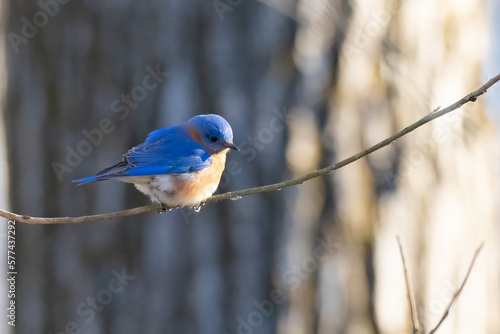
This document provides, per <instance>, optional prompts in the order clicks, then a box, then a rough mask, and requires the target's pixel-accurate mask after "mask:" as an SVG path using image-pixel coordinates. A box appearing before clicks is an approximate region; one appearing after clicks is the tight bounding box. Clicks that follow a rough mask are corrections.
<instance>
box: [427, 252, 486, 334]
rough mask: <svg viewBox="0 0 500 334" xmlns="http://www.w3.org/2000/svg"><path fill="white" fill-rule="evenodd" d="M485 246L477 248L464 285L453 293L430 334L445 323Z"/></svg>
mask: <svg viewBox="0 0 500 334" xmlns="http://www.w3.org/2000/svg"><path fill="white" fill-rule="evenodd" d="M483 246H484V243H482V244H481V245H480V246H479V247H478V248H477V249H476V252H475V253H474V257H473V258H472V261H471V263H470V265H469V270H467V274H466V275H465V278H464V280H463V282H462V285H460V288H458V290H457V291H455V293H454V294H453V296H452V297H451V299H450V301H449V302H448V306H447V307H446V309H445V310H444V313H443V316H442V317H441V319H440V320H439V322H438V324H437V325H436V327H434V329H433V330H431V331H430V332H429V334H434V333H436V331H437V330H438V328H439V326H441V324H442V323H443V321H444V320H445V319H446V317H448V314H449V313H450V309H451V307H452V306H453V303H454V302H455V300H456V299H457V298H458V296H459V295H460V293H461V292H462V290H463V288H464V286H465V283H467V280H468V279H469V276H470V273H471V272H472V268H473V267H474V263H475V262H476V259H477V256H478V255H479V252H481V249H483Z"/></svg>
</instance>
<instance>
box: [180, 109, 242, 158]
mask: <svg viewBox="0 0 500 334" xmlns="http://www.w3.org/2000/svg"><path fill="white" fill-rule="evenodd" d="M186 124H187V126H188V130H189V133H190V135H191V137H192V138H193V139H194V140H195V141H196V142H198V143H199V144H200V145H201V146H202V147H203V148H204V149H205V150H207V152H208V153H210V154H216V153H219V152H222V151H224V150H227V149H228V148H231V149H233V150H237V151H239V148H238V147H237V146H236V145H234V144H233V130H232V129H231V125H229V123H228V122H227V121H226V120H225V119H224V118H222V117H221V116H219V115H214V114H210V115H198V116H195V117H193V118H191V119H190V120H189V121H187V122H186Z"/></svg>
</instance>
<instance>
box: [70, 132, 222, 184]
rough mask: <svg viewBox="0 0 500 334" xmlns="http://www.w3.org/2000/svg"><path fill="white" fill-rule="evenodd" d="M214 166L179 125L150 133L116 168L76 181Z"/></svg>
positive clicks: (81, 182)
mask: <svg viewBox="0 0 500 334" xmlns="http://www.w3.org/2000/svg"><path fill="white" fill-rule="evenodd" d="M211 163H212V158H211V156H210V154H209V153H208V152H207V151H205V150H204V149H203V148H202V147H201V146H200V145H199V144H198V143H197V142H195V141H194V140H192V139H191V138H189V137H188V136H186V135H183V133H182V128H180V126H173V127H168V128H164V129H160V130H156V131H153V132H151V133H150V134H149V135H148V137H147V139H146V141H145V142H144V143H142V144H140V145H138V146H135V147H134V148H132V149H130V150H129V151H128V152H127V153H126V154H125V155H124V156H123V157H122V161H121V162H119V163H117V164H116V165H113V166H111V167H108V168H106V169H103V170H102V171H100V172H98V173H97V174H96V176H92V177H87V178H84V179H79V180H74V181H73V182H77V183H79V184H78V185H82V184H85V183H89V182H95V181H104V180H109V179H114V178H122V177H130V176H147V175H162V174H183V173H189V172H196V171H199V170H201V169H203V168H206V167H208V166H210V164H211Z"/></svg>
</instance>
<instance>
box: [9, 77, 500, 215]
mask: <svg viewBox="0 0 500 334" xmlns="http://www.w3.org/2000/svg"><path fill="white" fill-rule="evenodd" d="M499 80H500V74H498V75H497V76H495V77H493V78H492V79H490V80H489V81H488V82H487V83H486V84H484V85H483V86H482V87H481V88H479V89H478V90H476V91H474V92H472V93H470V94H467V95H466V96H464V97H463V98H461V99H460V100H458V101H457V102H455V103H453V104H452V105H450V106H448V107H446V108H444V109H439V110H435V111H434V112H432V113H430V114H428V115H427V116H425V117H423V118H421V119H420V120H418V121H417V122H415V123H413V124H412V125H410V126H408V127H406V128H404V129H403V130H401V131H399V132H397V133H396V134H394V135H392V136H390V137H388V138H386V139H384V140H383V141H381V142H379V143H378V144H375V145H373V146H372V147H370V148H368V149H366V150H364V151H362V152H359V153H356V154H354V155H352V156H350V157H349V158H347V159H344V160H342V161H340V162H337V163H336V164H333V165H330V166H328V167H325V168H323V169H318V170H315V171H312V172H311V173H309V174H306V175H303V176H300V177H298V178H295V179H291V180H287V181H283V182H279V183H275V184H270V185H267V186H262V187H255V188H250V189H244V190H238V191H232V192H227V193H224V194H219V195H215V196H212V197H209V198H208V199H207V200H205V203H210V202H219V201H223V200H227V199H233V200H235V199H240V198H241V197H245V196H250V195H254V194H259V193H264V192H270V191H276V190H280V189H282V188H286V187H291V186H295V185H299V184H302V183H304V182H306V181H309V180H311V179H314V178H316V177H319V176H324V175H328V174H330V173H332V172H333V171H335V170H337V169H339V168H342V167H344V166H346V165H349V164H351V163H353V162H354V161H357V160H359V159H361V158H363V157H365V156H367V155H368V154H370V153H373V152H375V151H378V150H380V149H381V148H383V147H385V146H387V145H389V144H391V143H393V142H394V141H396V140H397V139H399V138H401V137H403V136H404V135H406V134H408V133H410V132H412V131H413V130H415V129H417V128H419V127H421V126H422V125H424V124H427V123H429V122H430V121H432V120H434V119H436V118H438V117H441V116H443V115H445V114H447V113H449V112H451V111H453V110H456V109H458V108H460V107H461V106H463V105H464V104H466V103H468V102H475V101H476V100H477V98H478V97H479V96H481V95H483V94H484V93H486V91H487V90H488V89H489V88H490V87H491V86H493V85H494V84H495V83H497V82H498V81H499ZM159 209H161V207H160V206H159V205H146V206H142V207H138V208H134V209H129V210H123V211H117V212H112V213H105V214H99V215H92V216H81V217H57V218H39V217H30V216H26V215H18V214H15V213H11V212H8V211H5V210H1V209H0V217H5V218H7V219H15V220H16V221H19V222H22V223H30V224H63V223H64V224H68V223H84V222H90V221H97V220H106V219H113V218H118V217H126V216H132V215H137V214H141V213H145V212H150V211H154V210H159Z"/></svg>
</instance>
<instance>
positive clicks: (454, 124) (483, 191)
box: [0, 0, 500, 334]
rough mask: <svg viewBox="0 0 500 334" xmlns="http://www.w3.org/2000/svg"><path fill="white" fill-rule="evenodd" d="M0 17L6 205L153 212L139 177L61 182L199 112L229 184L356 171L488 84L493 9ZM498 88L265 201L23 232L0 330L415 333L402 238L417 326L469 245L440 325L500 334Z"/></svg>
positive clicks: (0, 149) (76, 7)
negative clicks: (224, 145) (216, 136)
mask: <svg viewBox="0 0 500 334" xmlns="http://www.w3.org/2000/svg"><path fill="white" fill-rule="evenodd" d="M0 12H1V15H2V20H1V22H2V25H1V27H0V30H1V31H0V33H1V34H2V35H3V37H4V40H5V43H3V44H2V45H1V48H0V78H1V79H0V99H1V106H2V117H1V127H0V129H1V130H0V135H1V138H2V139H1V143H2V145H0V155H1V159H0V160H1V163H0V173H1V175H2V177H1V179H0V186H1V188H0V189H1V191H0V203H1V207H2V208H7V209H9V210H12V211H14V212H17V213H21V214H27V215H34V216H78V215H84V214H95V213H104V212H110V211H114V210H121V209H125V208H131V207H136V206H140V205H145V204H147V203H148V201H147V198H146V197H145V196H143V195H142V194H140V193H139V192H138V191H136V190H135V189H134V188H133V186H131V185H127V184H121V183H114V182H103V183H97V184H91V185H88V186H83V187H76V186H75V185H74V184H72V183H71V182H70V181H71V180H72V179H76V178H81V177H86V176H89V175H93V174H94V173H95V172H97V171H98V170H100V169H102V168H104V167H106V166H109V165H111V164H114V163H116V162H117V161H119V159H120V157H121V155H122V154H123V153H125V152H126V151H127V150H128V149H129V148H130V147H132V146H134V145H137V144H139V143H140V142H142V141H143V140H144V138H145V137H146V135H147V134H148V133H149V132H151V131H152V130H155V129H158V128H161V127H165V126H169V125H173V124H177V123H181V122H183V121H185V120H187V119H188V118H190V117H192V116H194V115H197V114H202V113H217V114H220V115H222V116H224V117H225V118H226V119H227V120H228V121H229V122H230V123H231V124H232V126H233V129H234V132H235V143H236V144H237V145H239V146H240V147H241V148H242V151H241V152H239V153H234V152H233V153H231V154H230V155H229V159H228V165H227V166H228V168H227V172H226V173H225V174H224V176H223V179H222V181H221V186H220V188H219V192H225V191H230V190H236V189H243V188H247V187H252V186H258V185H264V184H268V183H273V182H278V181H282V180H285V179H288V178H291V177H295V176H299V175H302V174H304V173H306V172H308V171H310V170H313V169H316V168H320V167H323V166H326V165H329V164H331V163H334V162H336V161H338V160H340V159H343V158H345V157H348V156H350V155H351V154H354V153H357V152H358V151H361V150H363V149H365V148H367V147H369V146H371V145H373V144H375V143H377V142H378V141H380V140H382V139H384V138H385V137H387V136H389V135H391V134H393V133H394V132H396V131H397V130H400V129H402V128H404V127H405V126H407V125H409V124H411V123H413V122H414V121H416V120H417V119H419V118H421V117H423V116H425V115H426V114H428V113H429V112H431V111H432V110H434V109H435V108H436V107H438V106H442V107H445V106H447V105H448V104H450V103H452V102H454V101H456V100H458V99H459V98H461V97H462V96H463V95H465V94H467V93H469V92H470V91H472V90H475V89H476V88H478V87H479V86H481V85H482V84H483V83H484V82H486V80H487V79H489V78H490V77H493V76H494V75H496V74H498V73H499V72H500V61H499V59H500V52H499V48H498V44H499V42H500V37H499V36H500V35H499V34H498V32H499V30H500V26H499V23H498V22H500V5H499V3H498V2H497V1H495V0H490V1H484V0H461V1H456V0H453V1H452V0H448V1H434V0H401V1H398V0H357V1H356V0H349V1H348V0H314V1H311V0H307V1H306V0H262V1H256V0H216V1H202V0H197V1H194V0H176V1H174V0H168V1H165V0H162V1H160V0H150V1H139V0H128V1H125V0H71V1H70V0H41V1H28V0H3V1H1V2H0ZM153 74H154V75H153ZM499 92H500V89H499V88H498V87H494V88H493V89H491V90H490V91H489V92H488V93H487V94H486V95H485V96H483V97H481V98H480V99H479V100H478V101H477V102H476V103H470V104H467V105H466V106H464V107H463V108H462V109H460V110H458V111H455V112H453V113H452V114H449V115H447V116H444V117H442V118H440V119H437V120H435V121H433V122H432V123H431V124H428V125H426V126H424V127H423V128H420V129H418V130H417V131H415V132H413V133H411V134H409V135H407V136H406V137H404V138H403V139H401V140H398V141H397V142H395V143H393V144H392V145H391V146H390V147H387V148H384V149H382V150H381V151H379V152H376V153H374V154H371V155H370V156H368V157H367V158H365V159H362V160H360V161H358V162H356V163H353V164H351V165H349V166H347V167H345V168H343V169H341V170H339V171H336V172H335V173H333V174H331V175H329V176H327V177H324V178H317V179H314V180H311V181H309V182H307V183H305V184H303V185H300V186H296V187H292V188H288V189H283V190H282V191H280V192H273V193H267V194H260V195H255V196H250V197H247V198H244V199H241V200H238V201H225V202H221V203H217V204H209V205H206V206H205V207H203V209H202V210H201V212H199V213H196V212H194V211H192V210H187V209H181V210H174V211H172V212H168V213H165V214H163V215H158V214H156V213H154V212H153V213H150V214H143V215H138V216H133V217H128V218H122V219H116V220H112V221H102V222H93V223H85V224H78V225H59V226H34V225H23V224H18V225H17V232H16V233H17V234H16V236H17V248H16V253H17V254H16V256H17V265H18V267H17V270H18V276H17V294H16V305H17V322H16V327H15V328H12V327H10V326H7V324H6V320H5V316H4V317H3V320H2V321H0V326H1V327H0V331H1V332H2V333H23V334H24V333H26V334H33V333H53V334H56V333H58V334H60V333H89V334H101V333H119V334H129V333H148V334H156V333H178V334H180V333H204V334H212V333H217V334H221V333H224V334H232V333H245V334H247V333H286V334H307V333H349V334H365V333H366V334H371V333H408V332H409V331H410V330H411V324H410V320H409V311H408V307H407V303H406V299H405V298H406V297H405V296H406V294H405V288H404V279H403V274H402V266H401V259H400V257H399V253H398V248H397V244H396V241H395V236H396V235H400V236H401V240H402V243H403V247H404V249H405V253H406V259H407V264H408V268H409V271H410V275H411V278H412V279H413V286H414V290H415V294H416V302H417V306H418V310H419V315H420V320H421V323H422V324H423V325H424V326H425V327H426V328H427V331H428V330H430V329H431V328H432V327H433V326H434V325H435V324H436V323H437V321H438V320H439V318H440V317H441V314H442V312H443V310H444V308H445V306H446V304H447V303H448V301H449V299H450V297H451V294H452V292H453V290H454V289H455V288H456V287H457V286H458V285H459V284H460V282H461V280H462V278H463V276H464V275H465V273H466V270H467V267H468V265H469V262H470V260H471V258H472V255H473V253H474V250H475V249H476V247H477V246H478V245H479V244H480V243H481V242H482V241H485V242H486V245H485V248H484V250H483V253H482V254H481V255H480V257H479V259H478V261H477V264H476V267H475V269H474V271H473V273H472V275H471V277H470V280H469V282H468V284H467V286H466V288H465V290H464V291H463V294H462V295H461V297H460V298H459V300H458V302H457V304H456V305H455V307H454V308H453V310H452V312H451V314H450V316H449V318H448V319H447V320H446V322H445V324H444V325H443V326H442V328H441V329H440V330H439V333H498V328H500V317H498V315H499V314H500V247H499V245H500V240H499V239H500V233H499V225H498V206H499V202H498V198H499V197H498V194H499V192H498V190H499V189H498V185H499V180H500V174H499V173H500V170H499V168H498V162H499V154H498V152H499V150H498V134H497V125H498V120H499V117H498V115H499V113H498V111H499V110H500V99H499ZM89 138H90V139H89ZM5 222H6V220H5ZM5 232H6V229H5V228H4V229H3V232H2V235H1V240H2V245H5V239H6V233H5ZM2 254H4V255H2V258H4V259H3V260H2V261H3V262H2V263H3V264H5V258H6V247H5V246H2ZM4 267H5V266H4ZM124 275H126V276H124ZM117 277H121V279H117ZM124 277H125V278H124ZM118 282H119V283H120V284H118ZM5 284H6V283H5V281H2V287H3V289H2V291H5V288H6V287H5ZM1 299H2V304H1V305H2V308H3V307H6V305H7V298H6V293H2V297H1ZM92 305H93V306H92ZM3 309H4V310H5V308H3Z"/></svg>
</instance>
